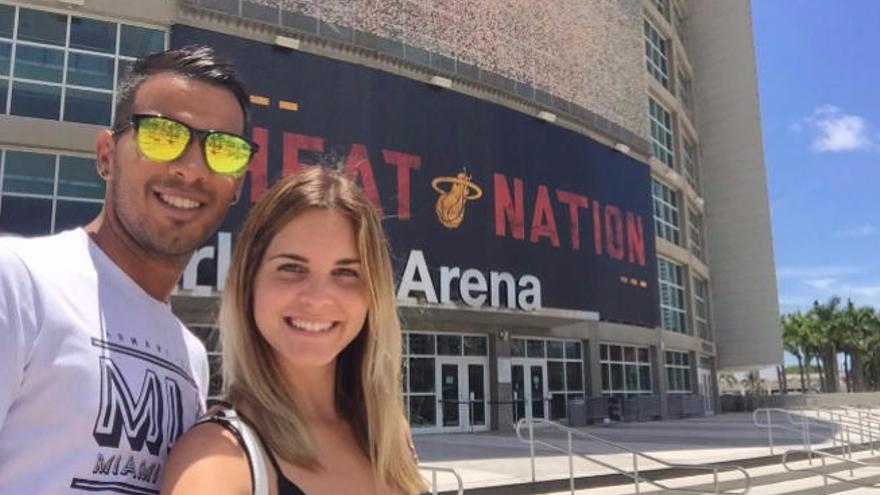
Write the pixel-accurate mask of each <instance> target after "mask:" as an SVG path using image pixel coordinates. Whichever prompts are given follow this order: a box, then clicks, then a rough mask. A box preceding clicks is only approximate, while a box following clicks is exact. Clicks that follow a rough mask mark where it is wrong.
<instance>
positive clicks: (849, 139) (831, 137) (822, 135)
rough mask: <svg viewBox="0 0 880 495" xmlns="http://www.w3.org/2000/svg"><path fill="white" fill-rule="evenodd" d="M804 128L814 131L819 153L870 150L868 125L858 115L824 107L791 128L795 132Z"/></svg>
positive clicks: (829, 106) (828, 106)
mask: <svg viewBox="0 0 880 495" xmlns="http://www.w3.org/2000/svg"><path fill="white" fill-rule="evenodd" d="M804 128H808V129H810V130H811V131H812V134H813V142H812V148H813V150H815V151H818V152H826V151H827V152H839V151H853V150H860V149H870V148H871V147H872V143H871V139H870V138H869V137H868V123H867V121H865V119H864V118H862V117H860V116H858V115H852V114H847V113H844V112H843V110H841V109H840V108H839V107H836V106H834V105H822V106H820V107H817V108H816V109H815V110H813V113H812V115H810V116H809V117H806V118H804V119H802V120H800V121H798V122H796V123H794V124H792V125H791V126H790V129H791V130H792V131H794V132H800V131H801V130H803V129H804Z"/></svg>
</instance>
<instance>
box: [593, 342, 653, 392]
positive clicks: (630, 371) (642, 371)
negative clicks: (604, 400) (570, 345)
mask: <svg viewBox="0 0 880 495" xmlns="http://www.w3.org/2000/svg"><path fill="white" fill-rule="evenodd" d="M599 363H600V365H601V367H602V394H603V395H605V396H612V397H614V396H623V397H629V396H633V395H650V394H651V393H653V389H652V388H651V354H650V352H649V351H648V348H647V347H633V346H622V345H615V344H601V345H600V346H599Z"/></svg>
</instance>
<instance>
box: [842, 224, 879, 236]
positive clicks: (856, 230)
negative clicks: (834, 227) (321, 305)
mask: <svg viewBox="0 0 880 495" xmlns="http://www.w3.org/2000/svg"><path fill="white" fill-rule="evenodd" d="M877 233H878V229H877V227H875V226H874V225H872V224H870V223H866V224H863V225H855V226H852V227H848V228H846V229H843V230H841V231H838V232H837V236H838V237H859V238H860V237H871V236H873V235H875V234H877Z"/></svg>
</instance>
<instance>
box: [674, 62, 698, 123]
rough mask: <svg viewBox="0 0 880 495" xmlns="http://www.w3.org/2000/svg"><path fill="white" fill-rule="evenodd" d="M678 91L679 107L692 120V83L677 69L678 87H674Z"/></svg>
mask: <svg viewBox="0 0 880 495" xmlns="http://www.w3.org/2000/svg"><path fill="white" fill-rule="evenodd" d="M676 87H677V89H678V99H679V100H680V101H681V106H683V107H684V109H685V110H686V111H687V113H688V117H691V119H693V116H694V113H693V107H692V106H691V105H692V104H693V97H692V94H693V83H692V82H691V78H690V77H689V76H688V75H687V74H685V72H684V71H683V70H681V69H678V85H677V86H676Z"/></svg>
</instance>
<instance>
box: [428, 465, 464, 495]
mask: <svg viewBox="0 0 880 495" xmlns="http://www.w3.org/2000/svg"><path fill="white" fill-rule="evenodd" d="M419 470H421V471H430V472H431V495H437V474H438V473H446V474H451V475H452V476H454V477H455V481H456V483H458V495H464V481H462V479H461V476H460V475H459V474H458V472H457V471H456V470H455V469H452V468H445V467H438V466H424V465H422V464H419Z"/></svg>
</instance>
